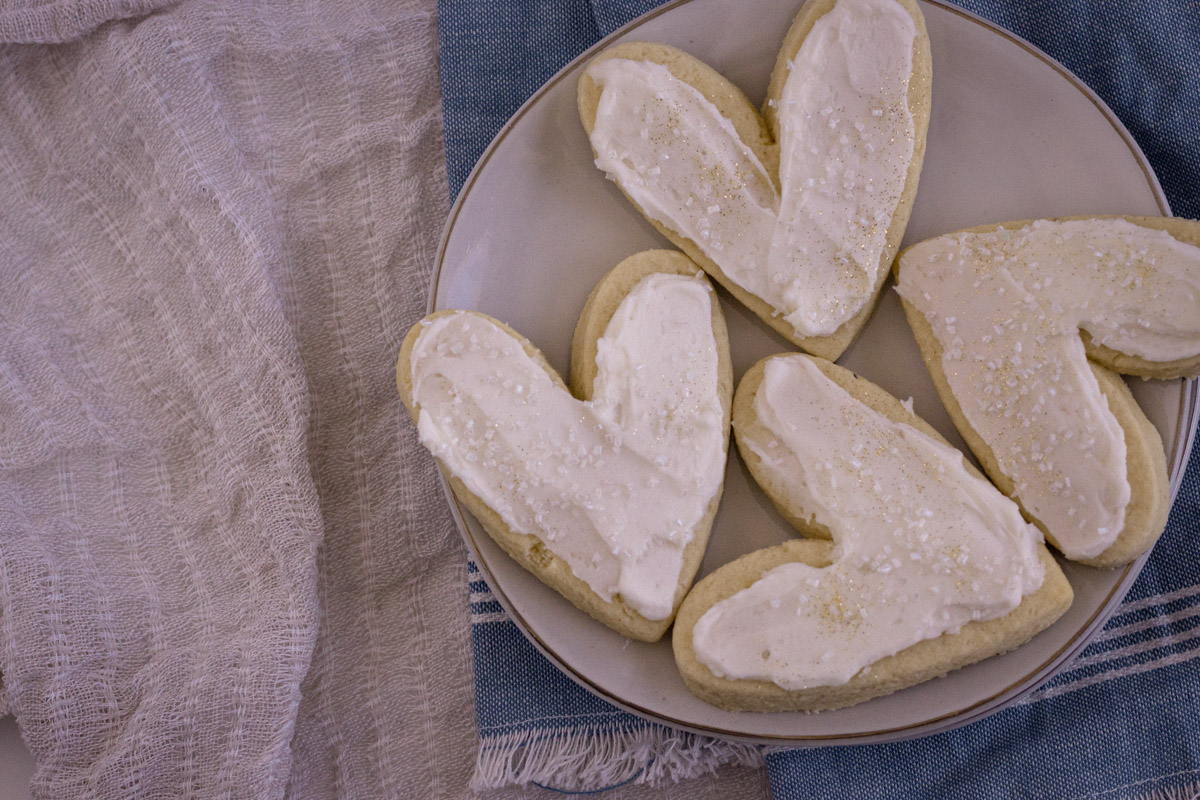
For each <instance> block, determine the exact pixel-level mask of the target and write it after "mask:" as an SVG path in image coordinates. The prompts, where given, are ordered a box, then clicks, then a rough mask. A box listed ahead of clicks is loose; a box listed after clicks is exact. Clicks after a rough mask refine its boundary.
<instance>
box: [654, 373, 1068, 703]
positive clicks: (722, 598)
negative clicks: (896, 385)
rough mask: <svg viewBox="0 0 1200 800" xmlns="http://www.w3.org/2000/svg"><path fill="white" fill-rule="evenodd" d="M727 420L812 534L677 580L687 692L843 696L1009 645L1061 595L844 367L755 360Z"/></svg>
mask: <svg viewBox="0 0 1200 800" xmlns="http://www.w3.org/2000/svg"><path fill="white" fill-rule="evenodd" d="M733 426H734V432H735V436H736V439H737V443H738V450H739V452H740V453H741V454H742V458H743V460H744V461H745V463H746V466H747V468H748V469H749V470H750V473H751V474H752V475H753V476H754V479H755V480H756V481H757V482H758V484H759V485H760V486H761V487H762V489H763V491H764V492H766V494H767V496H768V497H770V499H771V501H772V502H773V503H774V504H775V505H776V507H777V508H778V509H779V510H780V511H781V512H782V513H783V515H784V516H785V517H786V518H787V519H788V520H789V521H790V522H792V524H793V525H795V526H796V527H797V528H798V529H799V530H800V531H801V532H802V533H804V534H806V535H808V536H812V537H817V538H813V539H807V540H795V541H790V542H787V543H785V544H782V545H778V546H776V547H771V548H767V549H765V550H759V551H757V552H754V553H751V554H749V555H746V556H743V557H742V558H740V559H738V560H736V561H734V562H732V563H730V564H727V565H725V566H723V567H721V568H720V569H718V570H717V571H715V572H714V573H712V574H711V575H709V576H708V577H706V578H704V579H703V580H702V581H700V582H699V583H698V584H697V585H696V586H695V588H693V590H692V591H691V593H690V594H689V595H688V597H687V599H686V600H685V601H684V603H683V606H682V607H681V608H680V610H679V615H678V617H677V619H676V621H675V631H674V634H673V645H674V650H675V660H676V663H677V664H678V666H679V670H680V673H681V675H682V676H683V679H684V682H685V683H686V684H687V686H688V688H689V689H691V690H692V692H693V693H695V694H696V695H697V696H698V697H700V698H701V699H703V700H705V701H707V702H709V703H712V704H714V705H717V706H720V707H722V708H726V709H730V710H740V711H785V710H793V711H816V710H822V709H830V708H839V707H842V706H848V705H853V704H855V703H859V702H862V701H864V700H867V699H870V698H872V697H877V696H880V695H884V694H888V693H890V692H894V691H896V690H898V689H902V688H904V687H907V686H912V685H914V684H917V683H920V682H922V681H925V680H928V679H930V678H933V677H937V676H939V675H943V674H945V673H946V672H948V671H950V670H952V669H956V668H958V667H961V666H964V665H966V664H970V663H972V662H975V661H979V660H981V659H984V658H987V657H990V656H992V655H995V654H997V653H1001V652H1004V651H1006V650H1010V649H1012V648H1014V647H1016V646H1018V645H1020V644H1022V643H1023V642H1025V641H1027V640H1028V639H1029V638H1031V637H1032V636H1033V635H1034V634H1036V633H1037V632H1038V631H1041V630H1043V629H1044V628H1046V627H1047V626H1048V625H1050V624H1051V623H1052V622H1053V621H1054V620H1056V619H1057V618H1058V617H1059V616H1061V615H1062V613H1063V612H1064V611H1066V609H1067V607H1068V606H1069V605H1070V603H1071V599H1072V596H1073V595H1072V592H1071V587H1070V584H1068V583H1067V580H1066V578H1065V577H1064V576H1063V574H1062V571H1061V570H1060V569H1059V568H1058V565H1057V564H1056V563H1055V561H1054V559H1053V558H1052V557H1051V556H1050V554H1049V552H1048V551H1047V550H1046V548H1045V546H1044V545H1043V544H1042V543H1041V535H1040V534H1039V532H1038V531H1037V529H1036V528H1034V527H1033V526H1032V525H1029V524H1028V523H1026V522H1025V520H1024V519H1022V517H1021V514H1020V512H1019V510H1018V508H1017V506H1016V504H1014V503H1013V502H1012V501H1011V500H1009V499H1008V498H1006V497H1005V496H1004V495H1002V494H1001V493H1000V492H998V491H997V490H996V489H995V487H993V486H992V485H991V484H990V483H988V481H987V480H986V479H985V478H984V477H983V476H982V475H980V474H979V473H978V472H977V471H975V469H974V468H973V467H971V466H970V465H969V464H967V463H966V461H965V460H964V459H963V457H962V454H961V453H960V452H959V451H957V450H955V449H954V448H953V447H951V446H950V445H949V444H948V443H946V441H945V440H943V439H942V438H941V437H940V436H939V435H938V434H937V432H936V431H934V430H933V428H931V427H930V426H929V425H928V424H926V423H925V422H924V421H923V420H921V419H920V418H918V417H917V416H915V415H914V414H913V413H912V412H911V411H910V410H909V409H908V408H907V407H906V406H905V405H904V404H902V403H901V402H900V401H898V400H896V399H895V398H894V397H892V396H891V395H889V394H887V393H886V392H884V391H883V390H882V389H880V388H878V387H877V386H875V385H874V384H871V383H869V382H867V381H865V380H863V379H862V378H858V377H856V376H855V375H853V373H851V372H849V371H848V370H846V369H843V368H842V367H839V366H837V365H836V364H832V363H830V362H828V361H825V360H823V359H818V358H811V357H809V356H804V355H800V354H793V355H782V356H773V357H771V358H768V359H765V360H763V361H760V362H759V363H758V364H756V365H755V366H754V367H752V368H751V369H750V370H749V371H748V372H747V373H746V375H745V377H744V378H743V379H742V382H741V383H740V384H739V386H738V390H737V394H736V396H735V398H734V410H733ZM822 537H832V540H833V541H821V540H820V538H822Z"/></svg>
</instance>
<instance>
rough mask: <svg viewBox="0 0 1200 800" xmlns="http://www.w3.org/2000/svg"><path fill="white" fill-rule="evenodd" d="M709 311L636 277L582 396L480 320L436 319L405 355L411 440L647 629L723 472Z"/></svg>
mask: <svg viewBox="0 0 1200 800" xmlns="http://www.w3.org/2000/svg"><path fill="white" fill-rule="evenodd" d="M712 302H713V296H712V289H711V288H709V286H708V284H707V283H706V282H704V281H703V280H701V279H697V278H690V277H685V276H682V275H670V274H654V275H650V276H648V277H646V278H644V279H643V280H642V281H641V282H639V283H638V285H637V286H636V287H634V289H633V291H632V292H630V293H629V294H628V295H627V296H626V297H625V299H624V300H623V301H622V302H621V304H620V306H619V307H618V308H617V311H616V312H615V313H614V315H613V317H612V319H611V321H610V322H609V324H608V327H607V329H606V331H605V334H604V336H603V337H602V338H601V339H600V340H599V342H598V352H597V355H596V366H597V368H598V374H597V376H596V380H595V383H594V389H593V400H592V401H591V402H583V401H580V400H577V399H575V398H574V397H572V396H571V394H570V393H569V392H567V390H566V389H565V388H564V387H563V386H562V385H561V384H560V383H558V382H556V381H555V380H553V379H552V378H551V377H550V375H548V374H547V372H546V370H545V369H544V368H543V367H542V366H541V364H539V363H538V362H537V361H535V360H534V359H533V358H531V357H530V356H529V355H528V354H527V353H526V352H525V350H524V349H523V348H522V347H521V345H520V343H519V342H518V341H516V340H515V339H513V337H512V336H511V335H509V334H508V333H506V332H505V331H503V330H501V329H500V328H498V327H497V326H496V325H495V324H493V323H491V322H490V321H488V320H486V319H483V318H481V317H479V316H477V315H473V314H468V313H462V312H460V313H457V314H453V315H447V316H442V317H438V318H437V319H434V320H433V321H432V322H430V323H429V324H428V326H427V327H426V328H425V329H424V331H423V332H422V333H421V335H420V336H419V337H418V339H417V341H416V344H415V346H414V347H413V350H412V355H411V363H412V380H413V399H414V400H415V401H416V403H417V404H418V406H419V408H420V413H419V416H418V421H417V428H418V430H419V432H420V436H421V442H422V444H424V445H425V446H426V447H427V448H429V450H430V451H432V452H433V454H434V455H436V456H437V457H438V459H439V460H440V461H441V463H442V465H443V466H444V467H445V468H446V469H447V470H449V471H450V472H451V473H452V474H453V475H455V476H456V477H458V478H459V479H460V480H462V482H463V483H464V484H466V486H467V488H468V489H470V490H471V492H473V493H474V494H475V495H477V496H478V497H479V498H480V499H482V500H483V501H484V502H485V503H487V504H488V506H490V507H491V508H492V509H493V510H495V511H496V513H497V514H499V515H500V517H501V519H503V520H504V522H505V524H506V525H507V526H508V527H509V528H511V529H512V530H513V531H516V532H518V533H525V534H532V535H534V536H536V537H537V538H538V539H540V540H541V541H542V542H543V543H544V544H545V546H546V547H547V548H548V549H549V550H550V551H551V552H552V553H554V554H555V555H557V556H559V557H560V558H562V559H563V560H564V561H566V562H567V564H568V565H569V566H570V568H571V571H572V572H573V573H574V574H575V575H576V576H577V577H579V578H580V579H581V580H583V581H584V582H586V583H587V584H588V586H590V587H591V588H592V590H593V591H594V592H596V594H598V595H600V597H602V598H603V599H605V600H612V599H613V597H614V595H617V594H620V596H621V597H622V598H624V600H625V601H626V602H627V603H628V604H629V605H630V606H631V607H632V608H634V609H635V610H636V611H638V613H640V614H642V615H643V616H644V617H646V618H648V619H655V620H657V619H665V618H666V617H668V616H670V614H671V612H672V610H673V602H674V596H675V589H676V584H677V583H678V581H679V575H680V570H681V569H682V566H683V549H684V547H685V546H686V545H687V543H688V542H689V541H691V539H692V538H693V534H694V531H695V528H696V526H697V525H698V524H699V523H700V521H701V520H702V519H703V517H704V514H705V510H706V508H707V506H708V503H709V501H710V500H712V498H713V496H714V495H715V494H717V492H719V491H720V487H721V481H722V479H723V477H724V471H725V427H724V411H723V408H722V405H721V398H720V394H719V390H718V386H717V380H718V355H717V345H716V340H715V338H714V336H713V330H712Z"/></svg>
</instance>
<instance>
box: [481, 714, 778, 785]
mask: <svg viewBox="0 0 1200 800" xmlns="http://www.w3.org/2000/svg"><path fill="white" fill-rule="evenodd" d="M723 764H738V765H741V766H761V765H762V755H761V753H760V751H759V748H758V747H756V746H754V745H749V744H739V743H734V742H725V741H720V740H717V739H710V738H708V737H706V736H698V735H696V734H693V733H686V732H683V731H676V730H672V729H670V728H662V727H659V726H650V725H646V726H642V727H635V728H611V729H600V730H597V729H595V728H559V729H556V730H545V729H537V730H529V731H519V732H516V733H509V734H504V735H501V736H485V737H484V738H483V740H482V741H481V742H480V746H479V754H478V756H477V757H476V760H475V775H474V776H473V777H472V779H471V788H472V789H473V790H475V791H482V790H485V789H498V788H501V787H504V786H512V785H514V784H517V785H522V786H524V785H526V784H530V783H534V784H538V785H541V786H544V787H546V788H550V789H557V790H560V791H589V792H592V791H600V790H602V789H608V788H612V787H614V786H618V785H620V784H624V783H649V784H657V783H660V782H663V781H668V780H669V781H681V780H686V779H688V778H696V777H700V776H701V775H707V774H711V773H713V772H715V771H716V769H717V767H719V766H721V765H723Z"/></svg>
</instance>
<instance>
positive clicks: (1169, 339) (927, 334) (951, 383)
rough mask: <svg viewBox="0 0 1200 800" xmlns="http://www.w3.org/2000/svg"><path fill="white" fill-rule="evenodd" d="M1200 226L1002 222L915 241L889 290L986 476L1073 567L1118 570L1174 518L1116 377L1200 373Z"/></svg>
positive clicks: (1158, 448) (1163, 468)
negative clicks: (893, 287) (895, 296)
mask: <svg viewBox="0 0 1200 800" xmlns="http://www.w3.org/2000/svg"><path fill="white" fill-rule="evenodd" d="M1197 245H1200V223H1196V222H1191V221H1189V220H1180V219H1167V218H1158V217H1128V218H1121V217H1096V218H1070V219H1061V220H1038V221H1032V222H1030V221H1022V222H1006V223H1003V224H1000V225H988V226H983V227H978V228H970V229H968V230H965V231H960V232H958V233H951V234H946V235H945V236H939V237H937V238H934V239H929V240H927V241H924V242H921V243H920V244H917V245H914V246H912V247H910V248H908V249H906V250H905V251H904V252H903V253H901V255H900V258H899V259H898V260H897V262H896V270H897V290H898V291H899V292H900V295H901V297H902V298H903V299H904V309H905V313H906V314H907V316H908V321H909V325H910V326H911V327H912V329H913V332H914V334H915V335H916V338H917V343H918V344H919V345H920V348H921V354H922V356H923V358H924V360H925V365H926V366H927V367H928V368H929V372H930V374H931V375H932V376H933V381H934V384H935V385H936V386H937V390H938V395H939V396H940V397H941V399H942V403H943V404H944V405H945V406H946V408H947V410H948V411H949V412H950V416H951V417H952V418H953V420H954V423H955V425H956V426H957V427H958V429H959V431H960V432H961V433H962V435H963V438H964V439H965V440H966V442H967V444H968V445H969V446H970V448H971V450H972V451H973V452H974V453H975V455H976V457H977V458H978V459H979V461H980V463H981V464H982V465H983V467H984V469H985V471H986V472H987V473H988V475H989V476H991V478H992V480H993V481H994V482H995V484H996V485H997V486H998V487H999V488H1000V489H1001V491H1003V492H1004V493H1005V494H1008V495H1009V496H1011V497H1013V499H1015V500H1016V501H1017V502H1018V503H1020V504H1021V507H1022V509H1023V510H1024V512H1025V514H1026V516H1027V517H1029V519H1031V520H1033V521H1034V522H1036V523H1037V525H1038V526H1039V527H1040V528H1041V529H1042V531H1043V532H1044V533H1045V535H1046V538H1047V539H1048V540H1049V541H1050V542H1051V543H1053V544H1054V545H1055V546H1056V547H1057V548H1058V549H1059V550H1061V551H1062V552H1063V554H1064V555H1066V556H1067V557H1068V558H1071V559H1074V560H1077V561H1082V562H1083V563H1085V564H1092V565H1095V566H1105V567H1111V566H1117V565H1120V564H1125V563H1128V562H1130V561H1132V560H1133V559H1135V558H1137V557H1138V556H1139V555H1141V554H1142V553H1144V552H1145V551H1146V550H1148V549H1149V548H1150V547H1151V546H1152V545H1153V544H1154V542H1155V541H1156V540H1157V538H1158V536H1159V534H1161V533H1162V530H1163V527H1164V526H1165V525H1166V520H1167V512H1168V510H1169V509H1170V499H1169V497H1168V481H1167V465H1166V458H1165V455H1164V453H1163V446H1162V441H1161V439H1160V438H1159V435H1158V432H1157V430H1155V428H1154V426H1153V425H1151V424H1150V422H1149V420H1148V419H1147V418H1146V415H1145V414H1144V413H1143V412H1142V410H1141V409H1140V408H1139V407H1138V405H1137V403H1136V402H1134V399H1133V396H1132V395H1131V394H1130V392H1129V389H1128V388H1127V387H1126V386H1125V384H1124V382H1123V381H1121V380H1120V378H1119V377H1117V375H1116V374H1115V373H1116V372H1122V373H1127V374H1133V375H1142V376H1146V377H1158V378H1168V377H1181V376H1194V375H1196V374H1197V373H1198V372H1200V247H1197Z"/></svg>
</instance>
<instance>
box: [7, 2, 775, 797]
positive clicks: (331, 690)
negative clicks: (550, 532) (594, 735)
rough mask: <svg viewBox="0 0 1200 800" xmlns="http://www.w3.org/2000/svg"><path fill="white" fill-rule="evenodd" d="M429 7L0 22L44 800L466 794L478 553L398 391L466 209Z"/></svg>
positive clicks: (31, 670) (27, 697)
mask: <svg viewBox="0 0 1200 800" xmlns="http://www.w3.org/2000/svg"><path fill="white" fill-rule="evenodd" d="M434 7H435V4H434V2H433V0H344V1H339V2H324V1H323V0H321V1H319V0H307V1H306V2H278V1H276V2H270V3H266V4H257V3H250V2H212V1H211V0H184V1H183V2H177V3H167V2H162V0H125V1H124V2H119V1H113V0H109V1H107V2H105V1H104V0H78V1H77V2H70V1H69V0H59V1H57V2H55V1H52V2H38V1H37V0H25V1H24V2H22V0H0V41H2V42H4V43H3V44H0V278H2V284H0V676H2V690H0V706H3V707H6V708H7V709H8V710H10V711H11V712H12V713H14V714H15V715H16V718H17V722H18V724H19V726H20V729H21V732H22V735H23V737H24V739H25V742H26V743H27V745H28V747H29V748H30V750H31V751H32V752H33V754H34V756H35V757H36V759H37V763H38V769H37V773H36V776H35V778H34V782H33V786H32V790H33V793H34V795H35V796H36V797H41V798H53V799H54V800H67V799H68V798H83V797H88V798H124V797H131V798H144V799H146V800H152V799H153V798H182V797H204V798H207V797H229V798H277V797H283V796H285V795H286V796H289V797H296V798H305V799H307V798H369V797H394V798H427V797H428V798H434V797H463V796H467V795H468V794H469V792H468V788H467V787H468V783H469V780H470V776H471V770H472V766H473V763H474V758H475V747H476V731H475V724H474V718H475V717H474V705H473V696H472V681H471V659H470V644H469V621H468V616H467V611H468V606H467V597H466V591H465V588H464V580H465V566H464V564H465V555H464V552H463V549H462V545H461V543H460V540H459V538H458V536H457V534H456V532H455V531H454V528H453V524H452V522H451V519H450V516H449V514H448V512H447V509H446V505H445V501H444V499H443V497H442V494H441V490H440V487H439V484H438V482H437V479H436V474H435V469H434V466H433V462H432V459H430V458H429V457H428V455H427V454H426V453H425V452H424V451H423V449H421V448H420V446H419V444H418V442H417V438H416V433H415V430H414V428H413V426H412V425H411V424H410V423H409V420H408V418H407V414H406V413H405V411H404V409H403V407H402V405H401V404H400V402H399V398H398V397H397V395H396V390H395V385H394V375H393V363H394V359H395V357H396V353H397V351H398V349H399V345H400V342H401V340H402V338H403V337H404V334H405V332H406V331H407V329H408V328H409V326H411V325H412V324H414V323H415V322H416V321H417V320H418V319H419V318H420V317H421V316H422V315H423V313H424V310H425V305H426V298H427V292H428V286H429V278H430V269H431V267H432V263H433V257H434V251H435V248H436V244H437V241H438V237H439V234H440V232H441V228H442V225H443V222H444V219H445V214H446V207H447V188H446V177H445V166H444V160H443V143H442V141H443V140H442V117H441V105H440V95H439V88H438V77H437V36H436V20H435V14H434ZM3 789H4V787H0V793H2V792H3ZM762 792H763V782H762V776H761V772H760V771H758V770H754V769H745V768H742V769H730V770H727V771H725V772H724V773H723V774H722V778H721V780H720V781H713V780H703V781H700V782H693V783H692V784H691V785H686V784H682V785H670V786H667V787H664V788H661V789H658V790H654V789H649V788H647V787H626V788H624V789H621V790H618V791H616V792H614V793H612V794H611V795H609V796H610V797H613V798H616V797H622V798H625V797H630V798H631V797H652V796H653V797H687V798H689V800H701V799H702V798H705V797H714V798H716V797H729V798H733V797H759V796H761V795H762ZM490 796H492V797H497V798H499V797H505V798H507V797H518V796H542V793H541V791H540V790H537V789H534V788H529V789H520V788H514V789H511V790H505V791H501V792H499V793H493V794H492V795H490Z"/></svg>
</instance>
